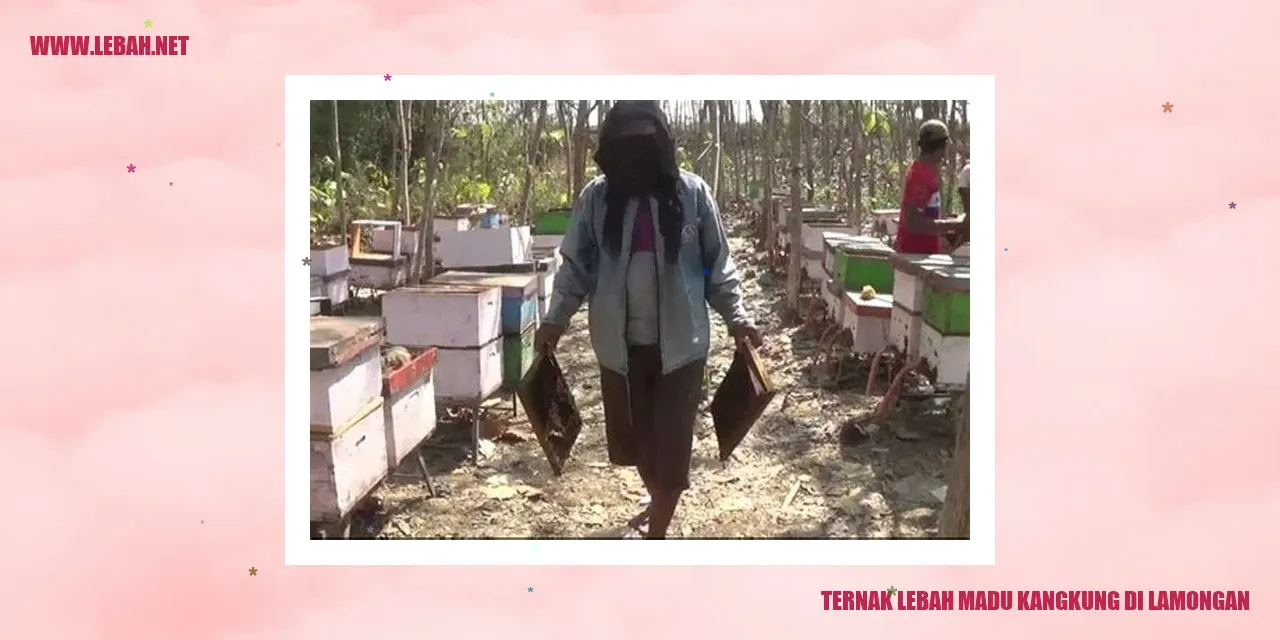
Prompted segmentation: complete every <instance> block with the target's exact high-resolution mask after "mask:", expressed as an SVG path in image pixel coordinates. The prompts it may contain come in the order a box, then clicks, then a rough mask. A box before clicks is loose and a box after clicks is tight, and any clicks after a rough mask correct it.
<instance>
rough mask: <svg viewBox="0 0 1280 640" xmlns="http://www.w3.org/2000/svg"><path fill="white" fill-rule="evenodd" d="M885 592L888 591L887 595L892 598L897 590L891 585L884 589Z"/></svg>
mask: <svg viewBox="0 0 1280 640" xmlns="http://www.w3.org/2000/svg"><path fill="white" fill-rule="evenodd" d="M885 593H888V594H889V597H890V598H892V597H893V596H894V594H896V593H898V590H897V589H895V588H893V587H889V588H888V589H885Z"/></svg>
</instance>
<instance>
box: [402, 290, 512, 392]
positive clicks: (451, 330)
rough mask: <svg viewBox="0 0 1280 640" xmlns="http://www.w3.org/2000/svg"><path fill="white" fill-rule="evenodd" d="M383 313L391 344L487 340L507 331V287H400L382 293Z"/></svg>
mask: <svg viewBox="0 0 1280 640" xmlns="http://www.w3.org/2000/svg"><path fill="white" fill-rule="evenodd" d="M382 317H383V319H385V320H386V325H387V342H389V343H391V344H395V345H401V346H405V347H416V348H420V349H421V348H426V347H443V348H464V347H478V346H481V345H487V344H489V343H490V342H493V341H495V340H497V339H498V337H499V336H501V335H502V289H501V288H500V287H496V286H493V287H488V286H476V285H461V284H457V285H444V284H422V285H414V286H406V287H400V288H399V289H396V290H394V291H388V292H386V293H385V294H383V296H382ZM437 358H438V359H437V362H438V363H440V362H442V361H443V358H442V357H441V356H437ZM437 370H439V365H438V366H437ZM441 375H442V376H443V375H444V373H443V372H441Z"/></svg>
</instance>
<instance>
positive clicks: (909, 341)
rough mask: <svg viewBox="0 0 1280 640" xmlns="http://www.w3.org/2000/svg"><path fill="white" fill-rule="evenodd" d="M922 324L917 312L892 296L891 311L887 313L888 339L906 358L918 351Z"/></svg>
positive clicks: (913, 355) (912, 356)
mask: <svg viewBox="0 0 1280 640" xmlns="http://www.w3.org/2000/svg"><path fill="white" fill-rule="evenodd" d="M895 292H896V285H895ZM923 324H924V323H923V322H922V320H921V318H920V314H919V313H912V312H911V311H910V310H908V309H907V308H906V307H903V306H902V305H900V304H898V302H897V298H894V303H893V311H892V312H890V314H889V341H890V342H891V343H892V344H893V346H894V347H895V348H896V349H897V350H898V351H900V352H902V353H903V354H905V355H906V356H907V357H908V358H914V357H915V356H916V355H917V354H918V353H920V327H921V325H923Z"/></svg>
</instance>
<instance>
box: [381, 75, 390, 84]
mask: <svg viewBox="0 0 1280 640" xmlns="http://www.w3.org/2000/svg"><path fill="white" fill-rule="evenodd" d="M382 79H383V80H386V81H387V82H391V74H389V73H388V74H386V75H384V76H382Z"/></svg>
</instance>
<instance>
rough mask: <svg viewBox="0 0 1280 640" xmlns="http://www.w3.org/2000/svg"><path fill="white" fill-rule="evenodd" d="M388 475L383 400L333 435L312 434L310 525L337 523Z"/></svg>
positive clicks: (372, 402)
mask: <svg viewBox="0 0 1280 640" xmlns="http://www.w3.org/2000/svg"><path fill="white" fill-rule="evenodd" d="M386 475H387V443H386V424H385V422H384V415H383V412H382V396H380V395H379V396H376V397H374V398H373V399H371V400H369V401H368V402H366V403H365V405H364V406H363V407H362V408H361V409H360V411H359V412H358V413H357V414H356V415H355V416H353V417H352V419H351V421H350V422H348V423H346V424H343V425H340V426H339V427H337V428H336V429H334V430H333V431H326V432H317V431H312V432H311V521H312V522H337V521H340V520H341V519H342V518H343V517H345V516H346V515H347V514H348V513H350V512H351V509H352V508H353V507H355V506H356V505H357V504H359V503H360V501H361V500H363V499H364V497H365V496H366V495H368V494H369V491H371V490H372V489H373V488H374V487H376V486H377V485H378V483H379V482H381V481H382V479H383V478H384V477H386Z"/></svg>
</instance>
